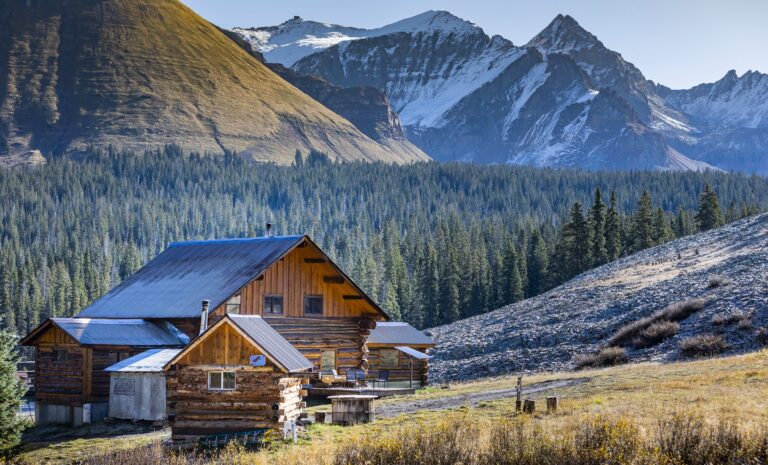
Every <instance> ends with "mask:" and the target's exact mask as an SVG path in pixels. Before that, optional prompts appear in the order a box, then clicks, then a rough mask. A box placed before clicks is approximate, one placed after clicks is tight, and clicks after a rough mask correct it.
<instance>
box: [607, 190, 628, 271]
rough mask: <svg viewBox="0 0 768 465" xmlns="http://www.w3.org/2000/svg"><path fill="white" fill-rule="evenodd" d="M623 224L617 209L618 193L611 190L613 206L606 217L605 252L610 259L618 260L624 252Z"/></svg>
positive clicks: (609, 208)
mask: <svg viewBox="0 0 768 465" xmlns="http://www.w3.org/2000/svg"><path fill="white" fill-rule="evenodd" d="M623 242H624V241H623V238H622V225H621V218H620V217H619V212H618V211H617V210H616V193H615V192H611V206H610V207H608V213H607V214H606V218H605V254H606V257H607V258H608V260H616V259H617V258H619V257H620V256H621V253H622V243H623Z"/></svg>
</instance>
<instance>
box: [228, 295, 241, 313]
mask: <svg viewBox="0 0 768 465" xmlns="http://www.w3.org/2000/svg"><path fill="white" fill-rule="evenodd" d="M226 310H227V313H233V314H235V315H237V314H239V313H240V294H237V295H234V296H232V298H230V299H229V300H227V308H226Z"/></svg>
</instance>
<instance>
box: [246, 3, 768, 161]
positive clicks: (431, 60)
mask: <svg viewBox="0 0 768 465" xmlns="http://www.w3.org/2000/svg"><path fill="white" fill-rule="evenodd" d="M238 32H239V33H241V34H242V35H243V37H244V38H246V39H247V40H249V41H250V42H251V43H252V44H253V45H254V47H256V48H257V49H258V50H260V51H262V52H263V53H264V54H265V56H266V59H267V60H268V61H277V62H280V63H283V64H285V65H286V66H291V67H292V68H293V69H294V70H296V71H297V72H299V73H300V74H313V75H320V76H322V77H323V78H325V79H326V80H328V81H330V82H331V83H333V84H335V85H338V86H342V87H349V86H358V85H367V86H373V87H376V88H379V89H382V90H386V92H387V95H388V97H389V100H390V102H391V103H392V106H393V107H394V109H395V110H396V111H397V113H398V114H399V116H400V119H401V120H402V122H403V125H404V127H405V130H406V134H407V136H408V137H409V139H411V140H412V141H413V142H415V143H416V144H417V145H418V146H419V147H421V148H422V149H424V150H425V151H426V152H427V153H429V154H430V155H432V156H433V157H435V158H437V159H440V160H463V161H476V162H483V163H518V164H532V165H537V166H569V167H581V168H589V169H632V168H641V169H649V168H658V169H695V170H700V169H707V168H711V167H712V166H714V167H719V168H722V169H728V170H740V171H746V172H758V173H768V166H766V164H768V156H766V155H767V154H768V139H767V138H766V131H765V128H764V126H760V124H763V125H764V121H765V108H766V107H765V105H764V103H765V101H766V98H765V79H763V77H764V75H761V74H759V73H747V75H745V76H744V77H742V78H735V77H734V76H732V77H731V78H728V76H727V77H726V79H724V81H728V79H731V80H734V79H736V80H738V81H741V82H740V83H739V85H736V86H731V85H730V84H728V82H725V83H723V84H720V83H717V84H714V85H703V87H702V86H699V87H698V88H694V89H690V90H688V91H672V90H670V89H667V88H665V87H663V86H660V85H657V84H655V83H653V82H652V81H649V80H647V79H646V78H645V76H643V74H642V72H641V71H640V70H639V69H637V68H636V67H635V66H634V65H632V63H629V62H627V61H626V60H624V59H623V58H622V56H621V55H620V54H619V53H616V52H614V51H612V50H610V49H608V48H606V47H605V46H604V45H603V43H602V42H600V40H599V39H598V38H597V37H595V36H594V35H593V34H591V33H590V32H588V31H586V30H585V29H583V28H582V27H581V26H580V25H579V24H578V23H577V22H576V21H575V20H574V19H573V18H571V17H569V16H564V15H558V16H557V17H556V18H555V19H554V20H553V21H552V22H551V23H550V24H549V25H548V26H547V27H546V28H545V29H544V30H543V31H542V32H541V33H539V34H537V35H536V37H534V38H533V39H531V41H529V42H528V43H527V44H526V45H525V46H523V47H518V46H515V45H513V44H512V43H511V42H510V41H508V40H506V39H504V38H502V37H498V36H495V37H488V36H487V35H486V34H485V33H484V32H483V30H482V29H481V28H479V27H478V26H476V25H474V24H472V23H470V22H468V21H464V20H462V19H460V18H457V17H455V16H453V15H451V14H450V13H447V12H439V11H429V12H426V13H423V14H421V15H418V16H415V17H413V18H409V19H405V20H402V21H399V22H397V23H394V24H391V25H389V26H384V27H382V28H377V29H369V30H366V29H357V28H349V27H344V26H338V25H333V24H323V23H317V22H313V21H304V20H302V19H301V18H294V19H292V20H290V21H288V22H286V23H283V24H281V25H279V26H275V27H268V28H252V29H239V30H238ZM726 89H727V90H726ZM705 94H706V95H705ZM596 96H599V98H597V97H596ZM760 121H762V122H763V123H759V122H760ZM718 122H720V123H722V124H717V123H718Z"/></svg>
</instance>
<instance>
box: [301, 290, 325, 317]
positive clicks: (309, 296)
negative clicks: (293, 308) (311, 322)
mask: <svg viewBox="0 0 768 465" xmlns="http://www.w3.org/2000/svg"><path fill="white" fill-rule="evenodd" d="M313 300H314V301H318V300H319V301H320V312H319V313H315V312H308V311H307V306H308V304H309V302H310V301H313ZM324 307H325V299H324V298H323V295H322V294H305V295H304V316H323V313H324V311H323V310H324Z"/></svg>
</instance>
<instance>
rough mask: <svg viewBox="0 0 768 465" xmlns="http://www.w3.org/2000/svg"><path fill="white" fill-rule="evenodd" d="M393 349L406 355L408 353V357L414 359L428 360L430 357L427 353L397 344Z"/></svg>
mask: <svg viewBox="0 0 768 465" xmlns="http://www.w3.org/2000/svg"><path fill="white" fill-rule="evenodd" d="M395 349H397V350H399V351H400V352H402V353H404V354H406V355H408V356H410V357H413V358H415V359H416V360H429V359H430V358H432V356H431V355H427V354H425V353H424V352H419V351H418V350H416V349H411V348H410V347H405V346H397V347H395Z"/></svg>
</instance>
